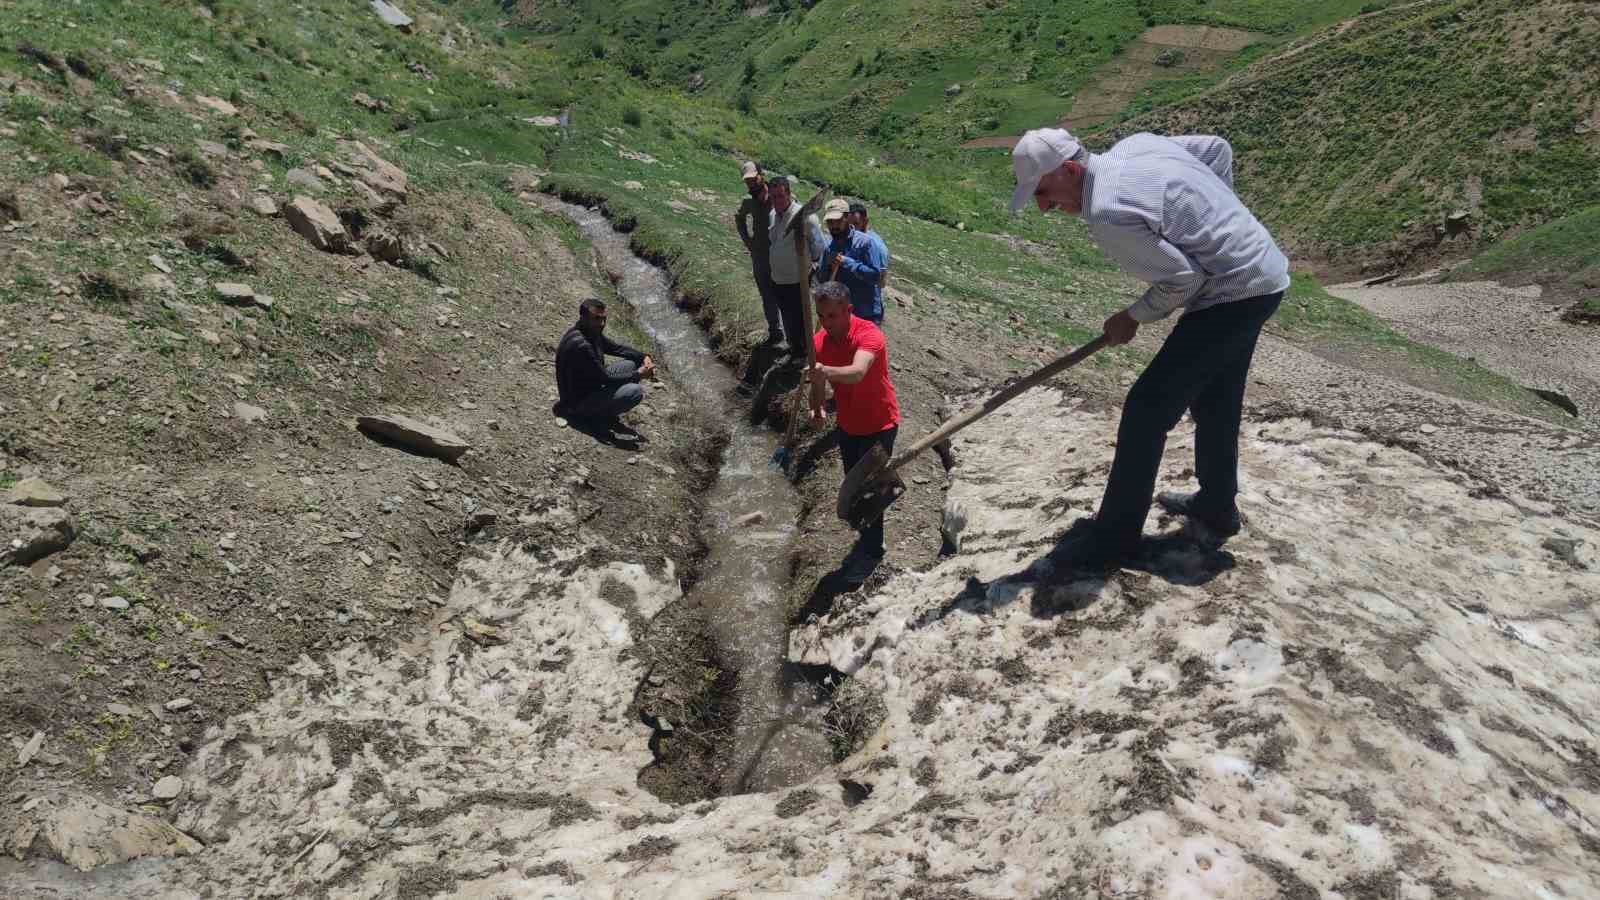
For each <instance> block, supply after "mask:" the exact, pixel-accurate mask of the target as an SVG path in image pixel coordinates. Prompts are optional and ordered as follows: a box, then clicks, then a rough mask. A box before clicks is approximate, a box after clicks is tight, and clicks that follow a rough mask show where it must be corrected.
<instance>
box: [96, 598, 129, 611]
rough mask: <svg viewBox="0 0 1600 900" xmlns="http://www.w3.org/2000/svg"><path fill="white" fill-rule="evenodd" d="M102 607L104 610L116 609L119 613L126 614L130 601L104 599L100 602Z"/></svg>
mask: <svg viewBox="0 0 1600 900" xmlns="http://www.w3.org/2000/svg"><path fill="white" fill-rule="evenodd" d="M100 607H101V608H102V609H114V610H116V611H117V612H124V611H126V610H127V609H128V601H127V600H124V599H123V598H121V597H104V598H102V599H101V600H100Z"/></svg>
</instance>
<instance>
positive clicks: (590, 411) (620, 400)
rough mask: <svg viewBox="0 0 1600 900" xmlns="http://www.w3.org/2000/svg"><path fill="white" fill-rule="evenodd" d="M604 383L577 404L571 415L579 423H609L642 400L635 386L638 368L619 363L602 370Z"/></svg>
mask: <svg viewBox="0 0 1600 900" xmlns="http://www.w3.org/2000/svg"><path fill="white" fill-rule="evenodd" d="M606 380H607V383H606V384H605V386H603V387H599V388H596V389H595V390H594V391H593V392H592V393H590V394H589V396H587V397H585V398H583V399H582V400H579V401H578V403H577V407H576V408H575V409H574V410H573V411H572V414H573V415H575V416H577V417H579V418H583V419H610V418H615V417H616V416H620V415H622V414H623V413H625V412H627V411H628V410H630V409H633V408H634V407H635V406H638V405H639V403H640V402H641V401H643V400H644V388H643V387H641V386H640V385H639V367H638V366H636V365H634V364H633V363H631V362H629V361H627V360H625V359H619V360H617V361H616V362H614V363H610V364H609V365H607V366H606Z"/></svg>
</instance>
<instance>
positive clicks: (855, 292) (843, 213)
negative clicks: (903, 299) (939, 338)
mask: <svg viewBox="0 0 1600 900" xmlns="http://www.w3.org/2000/svg"><path fill="white" fill-rule="evenodd" d="M822 223H823V224H824V225H825V226H827V229H828V233H829V234H830V235H832V236H833V240H832V241H831V242H829V244H828V249H827V250H825V251H823V254H822V268H821V270H820V271H819V272H818V277H819V278H820V279H822V280H823V281H837V282H839V283H841V284H843V285H844V286H845V289H846V290H848V291H849V292H850V306H851V308H852V309H853V310H854V312H855V314H856V316H857V317H858V318H862V319H866V320H867V321H868V322H871V323H872V324H874V325H877V326H878V327H880V328H882V327H883V292H882V288H881V285H882V283H883V270H884V266H885V265H886V261H885V260H883V259H882V258H880V256H879V254H878V245H877V243H876V242H874V241H873V240H872V239H871V238H869V237H867V235H866V234H865V233H863V232H861V231H857V230H856V228H855V226H854V225H853V224H851V222H850V204H849V203H848V202H846V201H845V200H844V199H842V198H838V197H835V198H834V199H832V200H829V201H828V205H827V206H825V207H823V210H822Z"/></svg>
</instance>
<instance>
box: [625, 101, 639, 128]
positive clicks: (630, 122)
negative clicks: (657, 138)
mask: <svg viewBox="0 0 1600 900" xmlns="http://www.w3.org/2000/svg"><path fill="white" fill-rule="evenodd" d="M622 123H623V124H624V125H627V126H628V127H630V128H638V127H639V126H640V125H642V124H644V112H643V111H641V110H640V109H639V107H637V106H630V107H628V108H627V109H625V110H623V111H622Z"/></svg>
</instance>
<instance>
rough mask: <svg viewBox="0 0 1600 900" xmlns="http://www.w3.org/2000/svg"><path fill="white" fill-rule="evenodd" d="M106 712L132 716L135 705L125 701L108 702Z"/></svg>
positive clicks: (114, 714)
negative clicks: (129, 704) (132, 705)
mask: <svg viewBox="0 0 1600 900" xmlns="http://www.w3.org/2000/svg"><path fill="white" fill-rule="evenodd" d="M106 712H108V713H111V714H112V715H113V716H131V715H133V707H131V706H128V705H127V704H125V703H108V704H106Z"/></svg>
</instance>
